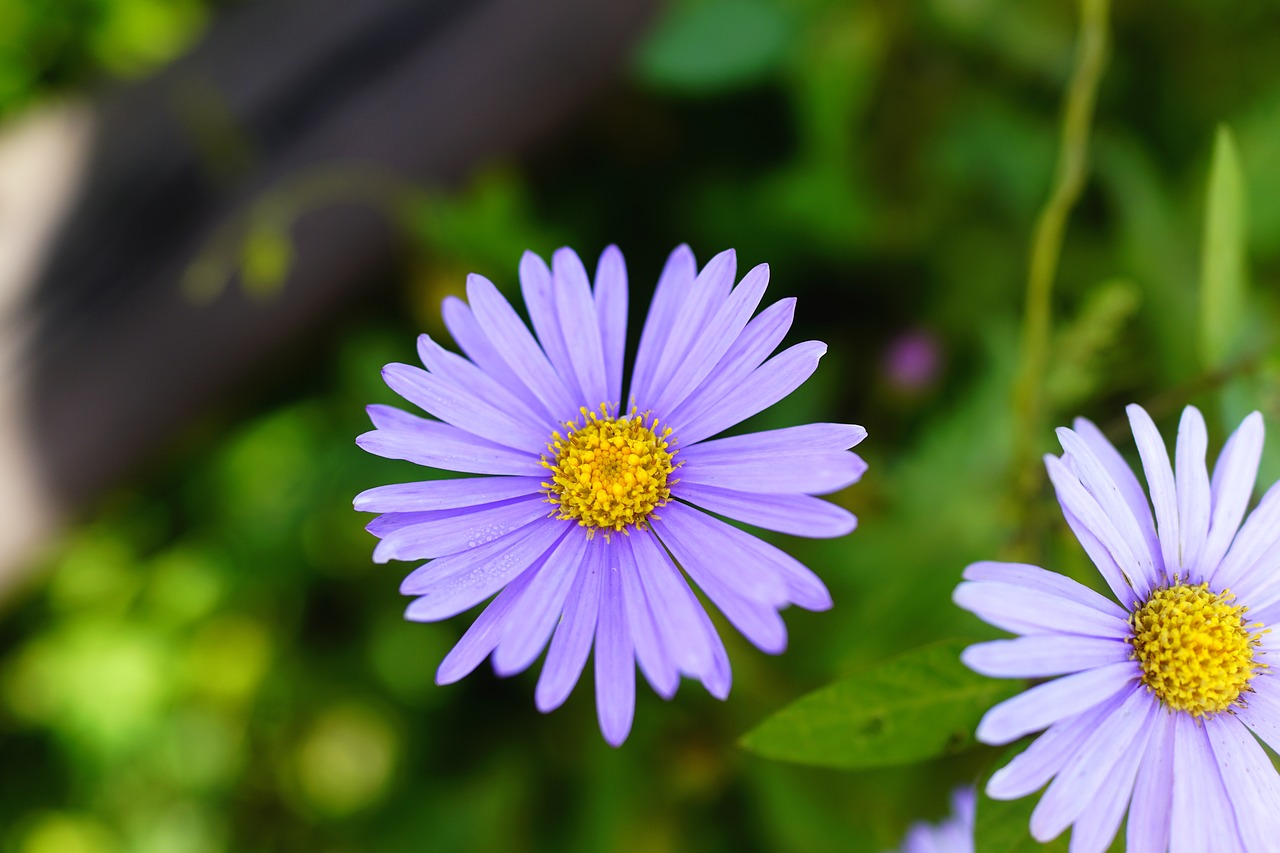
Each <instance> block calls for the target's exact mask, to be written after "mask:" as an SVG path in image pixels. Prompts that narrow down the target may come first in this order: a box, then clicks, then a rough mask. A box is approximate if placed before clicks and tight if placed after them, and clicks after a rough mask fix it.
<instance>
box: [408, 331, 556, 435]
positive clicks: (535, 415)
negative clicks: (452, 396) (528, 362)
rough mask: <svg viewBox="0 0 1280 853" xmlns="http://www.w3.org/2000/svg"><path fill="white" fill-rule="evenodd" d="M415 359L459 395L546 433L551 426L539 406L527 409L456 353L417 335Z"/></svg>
mask: <svg viewBox="0 0 1280 853" xmlns="http://www.w3.org/2000/svg"><path fill="white" fill-rule="evenodd" d="M418 357H419V358H420V359H422V363H423V364H424V365H425V366H426V368H427V370H428V371H430V372H431V374H432V375H433V376H436V377H438V378H439V379H441V380H443V381H445V382H448V383H449V384H450V385H452V386H453V387H454V389H455V390H456V392H457V393H458V394H461V395H466V396H471V397H476V398H478V399H479V400H481V401H482V402H484V403H487V404H488V405H489V406H491V407H493V408H496V409H498V410H499V411H500V412H503V413H504V414H506V415H508V416H509V417H511V418H513V419H514V420H516V421H518V422H520V423H524V424H545V431H546V432H548V433H550V432H551V428H552V427H553V426H554V425H555V424H554V423H546V417H545V416H544V415H542V414H541V411H542V409H541V407H536V411H535V408H534V407H530V406H529V404H528V403H526V402H525V401H524V400H523V399H521V398H520V397H519V396H518V395H517V394H514V393H512V392H511V391H510V390H509V389H508V388H507V387H506V386H504V385H502V384H501V383H500V382H498V380H496V379H494V378H493V377H492V376H490V375H489V374H488V373H485V372H484V371H483V370H481V369H480V368H479V367H478V366H477V365H475V364H473V363H471V362H470V361H468V360H467V359H465V358H463V357H462V356H460V355H458V354H457V353H452V352H449V351H448V350H447V349H445V348H444V347H442V346H440V344H438V343H436V342H435V341H434V340H432V339H431V336H430V335H418Z"/></svg>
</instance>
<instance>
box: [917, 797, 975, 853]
mask: <svg viewBox="0 0 1280 853" xmlns="http://www.w3.org/2000/svg"><path fill="white" fill-rule="evenodd" d="M977 805H978V793H977V791H975V790H974V789H973V788H957V789H956V790H954V791H952V792H951V816H950V817H948V818H947V819H946V820H944V821H942V822H941V823H938V824H928V823H917V824H914V825H913V826H912V827H911V829H909V830H907V836H906V837H905V838H903V839H902V848H901V853H973V820H974V813H975V811H976V810H977Z"/></svg>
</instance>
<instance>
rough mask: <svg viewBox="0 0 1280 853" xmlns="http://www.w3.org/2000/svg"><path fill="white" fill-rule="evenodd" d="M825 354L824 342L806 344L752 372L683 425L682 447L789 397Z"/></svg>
mask: <svg viewBox="0 0 1280 853" xmlns="http://www.w3.org/2000/svg"><path fill="white" fill-rule="evenodd" d="M826 352H827V345H826V344H824V343H822V342H821V341H805V342H804V343H800V344H796V345H795V346H793V347H790V348H789V349H785V350H783V351H782V352H781V353H779V354H778V355H776V356H774V357H773V358H771V359H769V360H768V361H766V362H765V363H764V364H762V365H761V366H760V367H758V368H756V369H755V370H754V371H752V373H751V375H750V376H749V377H747V379H746V381H745V382H743V383H742V385H741V386H739V387H737V388H733V389H731V390H729V391H728V392H727V393H725V394H724V395H723V396H721V397H720V398H719V399H718V400H715V401H714V402H710V403H708V404H707V408H706V410H705V414H703V415H701V416H698V417H694V418H692V419H691V420H690V421H689V422H687V423H684V424H681V425H680V426H679V428H678V431H677V433H676V435H677V437H678V438H679V439H680V442H681V444H682V445H683V446H685V447H688V446H690V445H693V444H697V443H698V442H699V441H702V440H703V439H704V438H710V437H711V436H713V435H715V434H716V433H719V432H722V431H723V430H726V429H728V428H729V427H731V426H733V425H734V424H739V423H742V422H743V421H745V420H746V419H747V418H749V417H751V416H752V415H754V414H757V413H759V412H763V411H764V410H765V409H767V408H769V407H770V406H772V405H773V404H774V403H777V402H778V401H779V400H782V399H783V398H785V397H787V396H788V395H790V394H791V392H792V391H794V390H796V389H797V388H799V387H800V386H801V385H803V384H804V382H805V380H807V379H808V378H809V377H810V376H812V375H813V372H814V371H815V370H817V369H818V361H819V360H821V358H822V356H824V355H825V354H826ZM672 423H673V424H674V421H672Z"/></svg>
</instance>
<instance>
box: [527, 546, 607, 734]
mask: <svg viewBox="0 0 1280 853" xmlns="http://www.w3.org/2000/svg"><path fill="white" fill-rule="evenodd" d="M603 547H604V540H603V539H592V540H588V541H587V552H586V555H585V557H584V558H583V562H582V566H581V568H579V569H578V573H577V574H576V575H574V578H573V584H572V585H571V586H570V587H569V595H568V597H567V598H566V599H565V603H564V617H563V618H562V619H561V620H560V624H559V625H557V626H556V632H555V635H554V636H552V638H551V645H550V647H549V648H548V649H547V658H546V660H545V661H543V664H542V674H541V675H540V676H539V677H538V687H537V689H536V690H535V691H534V704H536V705H537V707H538V710H539V711H541V712H542V713H544V714H546V713H549V712H551V711H554V710H555V709H556V708H559V707H560V706H561V705H562V704H564V700H565V699H568V698H569V694H570V693H572V692H573V688H574V686H575V685H576V684H577V683H578V678H579V676H581V675H582V668H583V667H584V666H585V665H586V663H587V655H588V654H590V652H591V640H592V638H593V637H594V636H595V632H596V619H597V615H598V613H599V610H600V595H601V589H600V587H601V583H602V580H603V573H602V572H601V571H600V566H601V559H602V556H603V554H602V550H603Z"/></svg>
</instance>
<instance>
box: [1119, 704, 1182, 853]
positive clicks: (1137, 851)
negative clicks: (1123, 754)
mask: <svg viewBox="0 0 1280 853" xmlns="http://www.w3.org/2000/svg"><path fill="white" fill-rule="evenodd" d="M1176 716H1182V715H1181V714H1179V715H1176ZM1175 720H1176V717H1175V715H1174V714H1171V713H1160V714H1157V715H1156V716H1155V719H1153V720H1152V721H1151V736H1150V739H1149V740H1148V741H1147V748H1146V750H1145V752H1144V753H1143V755H1142V761H1141V762H1140V763H1139V764H1138V778H1137V780H1136V782H1135V783H1134V787H1133V799H1132V800H1130V802H1129V819H1128V825H1127V826H1126V828H1125V844H1126V847H1127V848H1128V851H1129V853H1167V851H1168V849H1169V809H1170V808H1172V805H1173V745H1174V727H1175V725H1176V722H1175Z"/></svg>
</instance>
